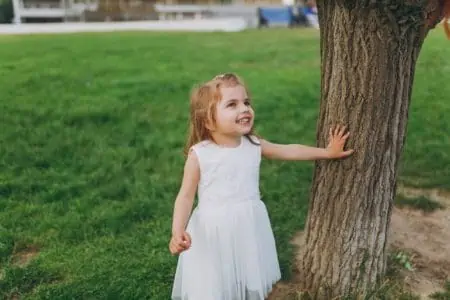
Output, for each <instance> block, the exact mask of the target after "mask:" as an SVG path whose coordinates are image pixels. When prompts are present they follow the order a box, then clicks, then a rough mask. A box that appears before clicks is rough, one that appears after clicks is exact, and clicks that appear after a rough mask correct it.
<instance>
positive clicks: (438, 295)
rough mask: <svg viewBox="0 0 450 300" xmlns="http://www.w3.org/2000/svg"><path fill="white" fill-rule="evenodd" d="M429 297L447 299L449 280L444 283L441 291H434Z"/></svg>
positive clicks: (439, 299)
mask: <svg viewBox="0 0 450 300" xmlns="http://www.w3.org/2000/svg"><path fill="white" fill-rule="evenodd" d="M430 298H431V299H435V300H449V299H450V281H447V282H446V283H445V287H444V290H443V291H442V292H437V293H434V294H433V295H431V296H430Z"/></svg>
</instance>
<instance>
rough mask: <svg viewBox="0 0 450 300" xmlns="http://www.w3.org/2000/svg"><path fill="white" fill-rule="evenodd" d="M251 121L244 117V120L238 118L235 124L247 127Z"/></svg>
mask: <svg viewBox="0 0 450 300" xmlns="http://www.w3.org/2000/svg"><path fill="white" fill-rule="evenodd" d="M251 120H252V118H250V117H245V118H240V119H238V120H236V123H238V124H240V125H248V124H250V121H251Z"/></svg>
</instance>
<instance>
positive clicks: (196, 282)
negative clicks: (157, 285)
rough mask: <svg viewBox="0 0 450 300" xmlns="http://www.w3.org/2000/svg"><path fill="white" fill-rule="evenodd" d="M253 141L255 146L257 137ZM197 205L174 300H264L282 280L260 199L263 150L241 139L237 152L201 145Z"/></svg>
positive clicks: (181, 258) (180, 261)
mask: <svg viewBox="0 0 450 300" xmlns="http://www.w3.org/2000/svg"><path fill="white" fill-rule="evenodd" d="M252 140H253V141H256V142H257V143H258V142H259V141H258V140H257V139H256V138H255V137H253V138H252ZM192 150H193V151H195V153H196V154H197V158H198V161H199V164H200V182H199V186H198V192H197V193H198V204H197V207H196V208H195V209H194V210H193V212H192V215H191V217H190V220H189V222H188V225H187V229H186V231H187V232H188V233H189V234H190V235H191V238H192V244H191V248H190V249H188V250H187V251H184V252H182V253H181V254H180V256H179V259H178V265H177V269H176V274H175V279H174V283H173V290H172V299H173V300H263V299H265V298H266V297H267V296H268V294H269V292H270V291H271V289H272V285H273V284H274V283H275V282H277V281H278V280H279V279H280V277H281V276H280V268H279V263H278V257H277V251H276V247H275V240H274V236H273V233H272V228H271V224H270V220H269V216H268V213H267V210H266V206H265V205H264V203H263V202H262V201H261V199H260V191H259V167H260V162H261V147H260V146H259V145H254V144H252V143H251V142H250V141H249V140H248V138H246V137H242V139H241V143H240V145H239V146H237V147H236V148H224V147H220V146H219V145H217V144H215V143H213V142H211V141H204V142H201V143H199V144H197V145H194V146H193V147H192Z"/></svg>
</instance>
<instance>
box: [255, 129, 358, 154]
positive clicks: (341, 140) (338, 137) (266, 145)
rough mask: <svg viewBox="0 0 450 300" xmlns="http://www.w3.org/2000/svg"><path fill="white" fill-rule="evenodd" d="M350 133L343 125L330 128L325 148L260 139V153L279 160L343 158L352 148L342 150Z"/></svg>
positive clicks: (351, 151) (350, 152)
mask: <svg viewBox="0 0 450 300" xmlns="http://www.w3.org/2000/svg"><path fill="white" fill-rule="evenodd" d="M349 135H350V133H345V126H343V127H340V126H337V127H335V128H334V129H333V128H331V129H330V137H329V144H328V146H327V147H326V148H317V147H310V146H305V145H299V144H290V145H282V144H274V143H270V142H268V141H266V140H261V148H262V155H263V156H264V157H266V158H269V159H280V160H318V159H335V158H344V157H347V156H349V155H350V154H352V153H353V150H347V151H344V145H345V142H346V141H347V138H348V137H349Z"/></svg>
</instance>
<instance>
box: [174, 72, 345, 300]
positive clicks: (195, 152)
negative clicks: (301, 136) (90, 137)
mask: <svg viewBox="0 0 450 300" xmlns="http://www.w3.org/2000/svg"><path fill="white" fill-rule="evenodd" d="M254 118H255V113H254V111H253V109H252V106H251V99H250V97H249V93H248V90H247V87H246V86H245V85H244V83H243V82H242V81H241V79H239V77H238V76H236V75H234V74H223V75H219V76H216V77H215V78H213V79H212V80H211V81H208V82H206V83H204V84H202V85H200V86H199V87H197V88H196V89H195V90H194V91H193V93H192V96H191V113H190V132H189V138H188V141H187V145H186V155H187V159H186V163H185V167H184V176H183V181H182V184H181V188H180V191H179V193H178V196H177V198H176V200H175V207H174V215H173V225H172V238H171V240H170V244H169V249H170V252H171V253H172V254H180V253H181V255H180V257H179V260H178V266H177V270H176V275H175V280H174V284H173V290H172V299H173V300H262V299H265V298H266V297H267V296H268V294H269V292H270V291H271V290H272V285H273V284H274V283H275V282H277V281H278V280H279V279H280V269H279V265H278V258H277V251H276V247H275V240H274V236H273V233H272V228H271V224H270V221H269V217H268V213H267V210H266V207H265V205H264V203H263V202H262V201H261V200H260V192H259V167H260V161H261V156H264V157H266V158H270V159H282V160H316V159H332V158H342V157H346V156H348V155H350V154H351V153H352V150H349V151H343V148H344V144H345V141H346V139H347V138H348V136H349V134H348V133H347V134H344V131H345V128H340V127H337V128H336V129H334V130H330V142H329V145H328V147H327V148H326V149H322V148H315V147H308V146H303V145H296V144H294V145H280V144H273V143H270V142H268V141H267V140H264V139H260V138H258V137H256V136H255V135H254V134H253V121H254ZM197 190H198V191H197ZM197 192H198V206H197V208H195V209H194V211H193V213H192V215H191V216H190V219H189V215H190V213H191V209H192V206H193V202H194V198H195V195H196V193H197ZM188 220H189V222H188Z"/></svg>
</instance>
